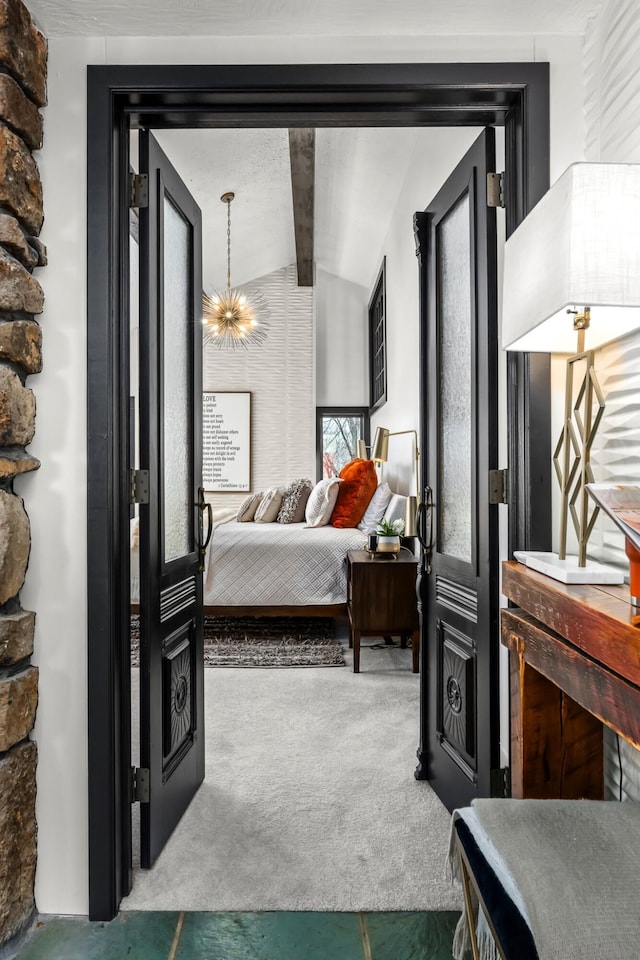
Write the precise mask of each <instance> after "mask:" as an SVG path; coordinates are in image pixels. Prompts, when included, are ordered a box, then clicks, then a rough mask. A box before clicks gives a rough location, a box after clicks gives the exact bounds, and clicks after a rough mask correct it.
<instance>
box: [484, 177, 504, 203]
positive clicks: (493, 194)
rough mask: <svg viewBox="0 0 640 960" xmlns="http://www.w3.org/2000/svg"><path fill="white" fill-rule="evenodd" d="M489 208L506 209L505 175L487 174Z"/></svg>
mask: <svg viewBox="0 0 640 960" xmlns="http://www.w3.org/2000/svg"><path fill="white" fill-rule="evenodd" d="M487 206H488V207H504V173H488V174H487Z"/></svg>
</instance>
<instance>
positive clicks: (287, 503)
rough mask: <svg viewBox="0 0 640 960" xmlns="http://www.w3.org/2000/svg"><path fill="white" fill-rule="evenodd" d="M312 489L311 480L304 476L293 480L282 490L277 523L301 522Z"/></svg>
mask: <svg viewBox="0 0 640 960" xmlns="http://www.w3.org/2000/svg"><path fill="white" fill-rule="evenodd" d="M312 490H313V484H312V482H311V480H307V479H306V478H304V477H303V478H302V479H300V480H293V481H292V482H291V483H290V484H289V486H288V487H287V488H286V489H285V491H284V494H283V497H282V503H281V504H280V510H279V511H278V516H277V518H276V519H277V521H278V523H302V521H303V520H304V511H305V507H306V506H307V500H308V499H309V494H310V493H311V491H312Z"/></svg>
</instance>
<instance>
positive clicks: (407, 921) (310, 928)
mask: <svg viewBox="0 0 640 960" xmlns="http://www.w3.org/2000/svg"><path fill="white" fill-rule="evenodd" d="M457 919H458V914H456V913H445V912H438V913H121V914H119V915H118V916H117V917H116V919H115V920H112V921H111V922H110V923H98V922H93V923H92V922H90V921H88V920H82V919H79V918H71V917H40V918H38V919H37V920H36V921H35V922H34V924H33V927H32V929H31V931H30V932H29V934H28V936H27V938H26V940H25V941H24V943H23V945H22V948H21V949H20V951H19V953H18V954H17V956H18V957H19V960H451V942H452V939H453V930H454V928H455V925H456V922H457Z"/></svg>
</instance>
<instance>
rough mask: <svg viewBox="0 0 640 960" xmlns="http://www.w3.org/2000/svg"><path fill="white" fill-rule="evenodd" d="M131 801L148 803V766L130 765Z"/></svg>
mask: <svg viewBox="0 0 640 960" xmlns="http://www.w3.org/2000/svg"><path fill="white" fill-rule="evenodd" d="M131 803H149V769H148V767H131Z"/></svg>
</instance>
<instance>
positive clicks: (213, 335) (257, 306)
mask: <svg viewBox="0 0 640 960" xmlns="http://www.w3.org/2000/svg"><path fill="white" fill-rule="evenodd" d="M234 197H235V193H232V192H230V191H228V192H227V193H223V194H222V196H221V197H220V199H221V200H222V202H223V203H226V205H227V288H226V290H225V291H224V292H216V293H214V294H212V295H211V296H208V295H207V294H206V293H203V294H202V323H203V324H204V327H205V340H206V342H208V343H215V344H216V346H218V347H233V348H234V349H235V348H236V347H245V349H246V347H248V345H249V344H250V343H252V344H256V345H259V344H261V343H264V341H265V340H266V338H267V329H268V326H269V324H268V323H267V322H266V320H265V317H264V314H265V308H264V304H263V302H262V298H261V297H260V295H259V294H252V295H251V296H249V295H248V294H246V293H243V291H242V290H241V289H239V288H236V289H234V290H232V289H231V201H232V200H233V198H234Z"/></svg>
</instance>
